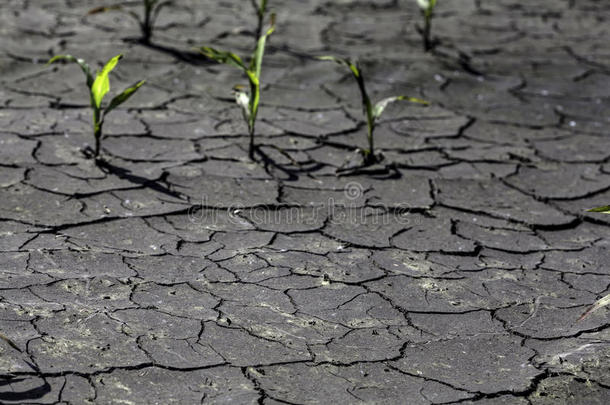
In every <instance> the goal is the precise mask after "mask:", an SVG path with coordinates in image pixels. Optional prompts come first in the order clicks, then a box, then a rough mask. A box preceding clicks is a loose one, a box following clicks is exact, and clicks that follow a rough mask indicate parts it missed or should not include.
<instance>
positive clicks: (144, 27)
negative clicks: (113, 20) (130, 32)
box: [88, 0, 174, 44]
mask: <svg viewBox="0 0 610 405" xmlns="http://www.w3.org/2000/svg"><path fill="white" fill-rule="evenodd" d="M173 3H174V2H173V1H171V0H166V1H161V0H142V5H143V6H144V14H143V16H140V15H139V14H138V13H136V12H135V11H133V10H125V9H124V8H123V6H121V5H114V6H101V7H96V8H94V9H93V10H90V11H89V13H88V14H99V13H105V12H107V11H113V10H117V11H122V12H124V13H126V14H127V15H129V16H130V17H132V18H133V19H134V20H136V22H137V23H138V25H139V27H140V31H141V32H142V42H143V43H145V44H149V43H150V40H151V38H152V35H153V27H154V25H155V22H156V21H157V18H158V17H159V13H160V12H161V10H162V9H163V8H165V7H167V6H170V5H172V4H173Z"/></svg>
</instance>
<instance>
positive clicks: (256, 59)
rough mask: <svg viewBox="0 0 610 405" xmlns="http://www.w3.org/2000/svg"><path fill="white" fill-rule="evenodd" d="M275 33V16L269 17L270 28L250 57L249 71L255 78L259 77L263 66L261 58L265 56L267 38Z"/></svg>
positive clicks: (259, 40)
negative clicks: (251, 71)
mask: <svg viewBox="0 0 610 405" xmlns="http://www.w3.org/2000/svg"><path fill="white" fill-rule="evenodd" d="M274 31H275V14H272V15H271V26H270V27H269V28H268V29H267V32H266V33H265V34H264V35H261V37H260V38H259V39H258V43H257V45H256V50H255V51H254V55H253V56H252V61H251V63H250V70H254V72H255V74H256V77H258V78H260V77H261V70H262V66H263V56H264V55H265V47H266V46H267V38H268V37H269V35H271V34H273V32H274Z"/></svg>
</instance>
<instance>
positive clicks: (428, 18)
mask: <svg viewBox="0 0 610 405" xmlns="http://www.w3.org/2000/svg"><path fill="white" fill-rule="evenodd" d="M417 4H418V5H419V8H420V10H421V12H422V15H423V16H424V30H423V32H422V38H423V39H424V49H425V50H426V52H428V51H429V50H430V49H432V47H433V42H432V38H431V37H430V35H431V32H432V16H433V15H434V7H435V6H436V0H417Z"/></svg>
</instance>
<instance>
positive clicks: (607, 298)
mask: <svg viewBox="0 0 610 405" xmlns="http://www.w3.org/2000/svg"><path fill="white" fill-rule="evenodd" d="M608 304H610V294H608V295H606V296H605V297H603V298H602V299H600V300H598V301H597V302H595V304H593V305H591V306H590V307H589V309H587V310H586V311H585V312H584V313H583V314H582V315H581V316H580V318H578V320H577V321H576V322H579V321H582V320H583V319H585V318H586V317H588V316H589V315H591V314H592V313H593V312H595V311H597V310H598V309H600V308H602V307H605V306H606V305H608Z"/></svg>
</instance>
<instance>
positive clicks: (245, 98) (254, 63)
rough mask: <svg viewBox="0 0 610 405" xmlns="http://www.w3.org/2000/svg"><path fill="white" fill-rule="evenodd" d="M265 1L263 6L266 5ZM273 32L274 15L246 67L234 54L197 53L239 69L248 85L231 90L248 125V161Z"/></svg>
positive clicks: (210, 49)
mask: <svg viewBox="0 0 610 405" xmlns="http://www.w3.org/2000/svg"><path fill="white" fill-rule="evenodd" d="M266 3H267V2H266V1H263V4H265V5H266ZM274 31H275V14H272V15H271V26H270V27H269V28H268V29H267V31H266V32H265V33H264V34H263V35H261V36H260V37H259V38H258V40H257V42H256V49H255V50H254V53H253V54H252V56H251V58H250V63H249V64H248V65H246V64H245V63H244V62H243V60H242V59H241V58H240V57H239V56H237V55H236V54H234V53H231V52H224V51H219V50H216V49H214V48H209V47H207V46H204V47H202V48H200V49H199V51H200V52H201V53H202V54H203V55H205V56H206V57H208V58H210V59H213V60H215V61H216V62H218V63H224V64H226V65H231V66H234V67H236V68H238V69H241V70H242V71H243V72H244V73H245V75H246V77H247V78H248V81H249V83H250V92H249V93H247V92H245V91H243V89H242V87H240V86H235V87H234V88H233V91H234V95H235V101H236V103H237V105H239V106H240V107H241V109H242V113H243V116H244V120H245V121H246V123H247V124H248V132H249V134H250V147H249V149H248V154H249V156H250V159H254V132H255V125H256V116H257V114H258V107H259V104H260V101H261V69H262V65H263V56H264V55H265V46H266V43H267V38H268V37H269V35H271V34H272V33H273V32H274Z"/></svg>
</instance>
